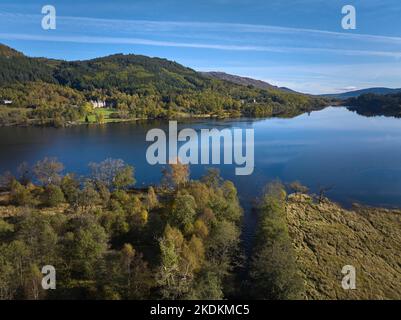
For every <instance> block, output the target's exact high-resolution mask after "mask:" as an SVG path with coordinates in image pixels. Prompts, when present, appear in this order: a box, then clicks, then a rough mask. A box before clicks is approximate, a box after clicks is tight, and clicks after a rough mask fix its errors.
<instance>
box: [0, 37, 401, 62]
mask: <svg viewBox="0 0 401 320" xmlns="http://www.w3.org/2000/svg"><path fill="white" fill-rule="evenodd" d="M0 39H6V40H28V41H50V42H75V43H87V44H90V43H92V44H131V45H147V46H161V47H178V48H196V49H214V50H229V51H258V52H276V53H308V54H319V53H332V54H339V55H348V56H377V57H391V58H401V51H375V50H373V51H372V50H350V49H330V48H314V47H310V48H302V47H280V46H247V45H229V44H208V43H189V42H175V41H159V40H149V39H140V38H121V37H97V36H52V35H33V34H21V33H0Z"/></svg>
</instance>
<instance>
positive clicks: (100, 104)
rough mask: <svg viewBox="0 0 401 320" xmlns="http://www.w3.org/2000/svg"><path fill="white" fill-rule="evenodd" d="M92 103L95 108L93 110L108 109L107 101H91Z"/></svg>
mask: <svg viewBox="0 0 401 320" xmlns="http://www.w3.org/2000/svg"><path fill="white" fill-rule="evenodd" d="M90 103H91V104H92V106H93V108H95V109H96V108H106V101H104V100H103V101H99V100H96V101H93V100H91V101H90Z"/></svg>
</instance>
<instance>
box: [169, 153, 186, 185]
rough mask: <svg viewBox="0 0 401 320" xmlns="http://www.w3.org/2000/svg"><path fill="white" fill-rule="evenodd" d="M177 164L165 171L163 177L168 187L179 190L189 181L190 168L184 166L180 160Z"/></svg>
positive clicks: (171, 165)
mask: <svg viewBox="0 0 401 320" xmlns="http://www.w3.org/2000/svg"><path fill="white" fill-rule="evenodd" d="M176 162H177V163H175V164H170V165H169V166H168V168H167V169H164V170H163V176H164V182H165V183H166V184H167V185H170V186H173V187H176V188H179V187H181V186H184V185H185V184H186V183H187V182H188V181H189V166H188V165H186V164H182V163H181V162H180V161H179V160H177V161H176Z"/></svg>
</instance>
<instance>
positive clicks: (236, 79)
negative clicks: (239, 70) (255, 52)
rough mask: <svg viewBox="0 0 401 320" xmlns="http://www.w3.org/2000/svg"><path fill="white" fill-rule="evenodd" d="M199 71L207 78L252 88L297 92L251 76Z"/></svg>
mask: <svg viewBox="0 0 401 320" xmlns="http://www.w3.org/2000/svg"><path fill="white" fill-rule="evenodd" d="M201 73H202V74H203V75H204V76H206V77H209V78H213V79H218V80H224V81H228V82H231V83H235V84H239V85H242V86H253V87H254V88H258V89H263V90H269V89H275V90H279V91H284V92H291V93H299V92H296V91H294V90H291V89H289V88H286V87H277V86H274V85H272V84H270V83H268V82H265V81H262V80H255V79H252V78H247V77H241V76H236V75H233V74H228V73H225V72H217V71H211V72H201Z"/></svg>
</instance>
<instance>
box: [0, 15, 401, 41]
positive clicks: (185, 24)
mask: <svg viewBox="0 0 401 320" xmlns="http://www.w3.org/2000/svg"><path fill="white" fill-rule="evenodd" d="M0 17H2V19H9V20H10V21H12V20H15V19H25V20H32V21H35V22H37V21H39V19H41V17H42V16H40V15H32V14H31V15H30V14H18V13H5V12H3V13H1V12H0ZM58 19H59V21H60V22H61V23H63V24H65V25H73V26H77V25H81V26H86V27H93V28H106V29H107V30H109V31H111V30H115V31H124V30H126V31H142V32H173V31H183V30H184V31H188V30H191V29H198V30H203V31H205V32H207V31H210V32H211V31H218V32H232V33H256V34H260V33H262V34H288V35H300V34H301V35H305V36H307V35H309V36H326V37H331V38H336V39H345V40H357V41H365V42H376V43H377V42H382V43H387V44H395V45H398V44H401V37H392V36H385V35H372V34H361V33H350V32H347V33H345V32H335V31H328V30H316V29H308V28H293V27H283V26H272V25H260V24H240V23H221V22H196V21H152V20H124V19H103V18H90V17H73V16H58Z"/></svg>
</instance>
